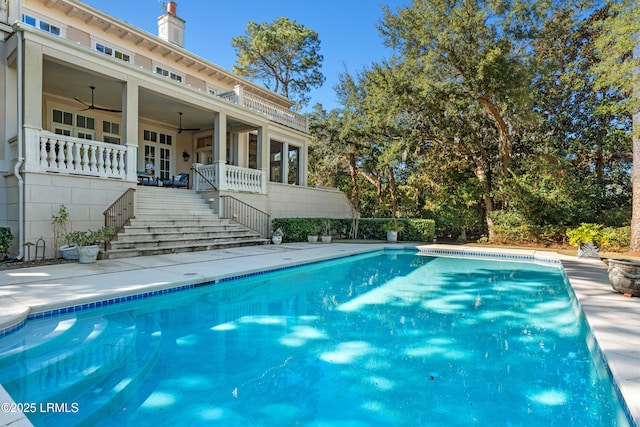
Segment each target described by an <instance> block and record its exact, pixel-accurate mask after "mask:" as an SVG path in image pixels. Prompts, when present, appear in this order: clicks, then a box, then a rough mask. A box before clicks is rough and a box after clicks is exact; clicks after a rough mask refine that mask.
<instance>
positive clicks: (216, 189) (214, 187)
mask: <svg viewBox="0 0 640 427" xmlns="http://www.w3.org/2000/svg"><path fill="white" fill-rule="evenodd" d="M191 170H192V171H194V172H195V173H197V174H198V175H200V178H202V180H203V181H204V182H206V183H207V184H209V185H210V186H211V188H213V189H214V190H215V191H218V187H216V185H215V184H214V183H213V182H211V180H210V179H209V178H207V177H206V176H204V175H203V174H202V172H200V171H199V170H198V169H197V168H191ZM194 181H195V179H194Z"/></svg>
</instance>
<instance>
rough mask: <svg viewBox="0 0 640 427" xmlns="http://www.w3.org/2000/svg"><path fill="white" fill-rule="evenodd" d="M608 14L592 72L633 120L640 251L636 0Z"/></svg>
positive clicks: (634, 232)
mask: <svg viewBox="0 0 640 427" xmlns="http://www.w3.org/2000/svg"><path fill="white" fill-rule="evenodd" d="M608 6H609V7H610V13H608V14H607V16H605V17H604V18H603V19H601V20H600V21H598V22H596V25H600V26H601V32H600V37H599V39H598V41H597V43H596V49H597V54H598V55H599V57H600V61H599V62H598V63H596V64H595V65H594V66H593V68H592V71H593V73H594V75H595V76H596V78H597V81H596V87H597V88H600V89H601V88H608V87H611V88H614V89H616V90H618V91H620V92H621V93H623V94H625V95H626V99H625V101H624V102H622V103H620V106H621V107H622V108H624V109H626V111H627V112H628V113H629V114H630V115H631V117H632V121H633V137H632V145H633V171H632V180H631V183H632V184H631V185H632V193H633V196H632V200H633V201H632V214H631V245H630V250H631V251H632V252H640V136H639V134H640V108H639V105H640V19H638V16H640V6H639V5H638V2H637V1H636V0H620V1H611V2H609V5H608Z"/></svg>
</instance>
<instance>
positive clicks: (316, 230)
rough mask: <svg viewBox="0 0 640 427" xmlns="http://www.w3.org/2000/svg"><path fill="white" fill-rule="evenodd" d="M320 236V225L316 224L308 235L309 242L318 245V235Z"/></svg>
mask: <svg viewBox="0 0 640 427" xmlns="http://www.w3.org/2000/svg"><path fill="white" fill-rule="evenodd" d="M319 234H320V225H319V224H318V223H317V222H314V223H313V224H312V225H310V227H309V234H308V235H307V241H308V242H309V243H318V235H319Z"/></svg>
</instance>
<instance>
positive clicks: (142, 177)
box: [138, 171, 158, 187]
mask: <svg viewBox="0 0 640 427" xmlns="http://www.w3.org/2000/svg"><path fill="white" fill-rule="evenodd" d="M138 184H139V185H153V186H156V187H157V186H158V180H157V179H154V178H153V176H152V175H151V174H150V173H149V172H147V171H138Z"/></svg>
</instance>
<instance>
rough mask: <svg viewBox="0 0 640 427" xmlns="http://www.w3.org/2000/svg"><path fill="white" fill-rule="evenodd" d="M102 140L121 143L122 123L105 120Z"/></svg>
mask: <svg viewBox="0 0 640 427" xmlns="http://www.w3.org/2000/svg"><path fill="white" fill-rule="evenodd" d="M102 140H103V141H104V142H108V143H110V144H120V123H115V122H108V121H106V120H103V121H102Z"/></svg>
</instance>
